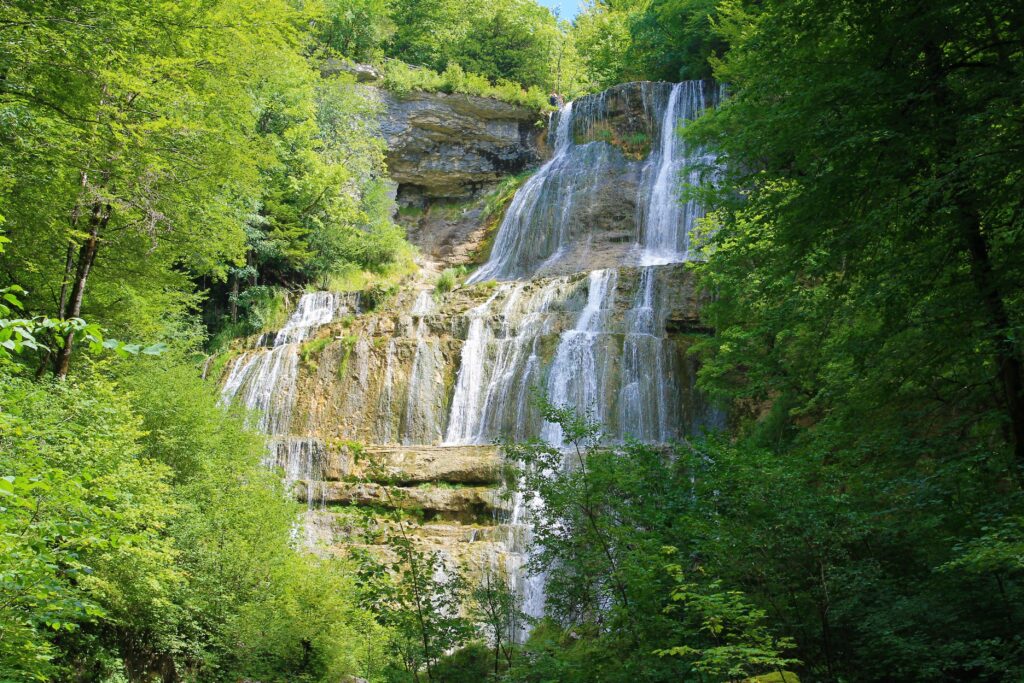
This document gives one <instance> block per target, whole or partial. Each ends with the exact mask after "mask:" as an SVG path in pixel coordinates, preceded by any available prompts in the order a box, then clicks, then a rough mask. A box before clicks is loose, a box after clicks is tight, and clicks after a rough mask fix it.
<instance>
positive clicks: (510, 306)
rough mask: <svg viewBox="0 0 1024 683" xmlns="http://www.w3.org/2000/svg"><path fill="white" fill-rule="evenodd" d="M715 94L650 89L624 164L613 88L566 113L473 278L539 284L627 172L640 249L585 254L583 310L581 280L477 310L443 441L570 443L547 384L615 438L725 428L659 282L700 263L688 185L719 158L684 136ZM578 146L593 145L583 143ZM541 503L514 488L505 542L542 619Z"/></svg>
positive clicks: (684, 86) (510, 288)
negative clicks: (644, 121)
mask: <svg viewBox="0 0 1024 683" xmlns="http://www.w3.org/2000/svg"><path fill="white" fill-rule="evenodd" d="M705 92H706V89H705V84H704V83H702V82H699V81H689V82H684V83H678V84H675V85H671V86H668V85H665V84H644V85H643V86H641V93H642V98H643V107H644V111H645V113H646V114H647V117H648V119H649V120H650V122H651V130H653V131H654V133H655V135H654V140H653V143H654V144H653V145H652V149H651V151H650V153H649V154H648V155H647V157H646V159H644V160H642V161H639V160H638V161H628V160H626V158H625V157H624V156H623V155H622V153H621V152H620V151H619V150H618V149H616V148H615V147H614V145H613V144H612V143H613V142H614V140H609V139H601V138H600V135H595V134H594V131H597V133H601V132H602V130H606V128H605V129H602V128H601V124H602V122H603V121H604V120H605V118H606V117H607V116H609V107H610V106H611V105H610V104H609V102H610V100H609V98H608V96H607V92H606V93H602V94H601V95H598V96H591V97H588V98H584V99H583V100H580V101H578V102H576V103H569V104H566V105H565V106H564V107H563V108H562V109H561V110H560V111H559V112H557V114H556V115H555V117H554V118H553V121H552V125H553V129H554V130H553V136H552V137H553V149H554V153H553V155H552V157H551V159H550V160H549V161H548V162H547V163H545V164H544V165H543V166H541V167H540V168H539V169H538V171H537V172H536V173H535V174H534V175H533V176H532V177H531V178H530V179H529V180H527V182H526V183H525V184H524V185H523V187H522V188H521V189H520V190H519V191H518V192H517V193H516V195H515V196H514V198H513V199H512V201H511V203H510V205H509V207H508V210H507V212H506V214H505V217H504V219H503V220H502V222H501V224H500V226H499V228H498V233H497V236H496V238H495V241H494V245H493V247H492V249H491V257H490V260H489V261H488V262H487V263H486V264H485V265H484V266H482V267H481V268H480V269H479V270H478V271H477V272H476V273H475V274H473V275H472V276H471V277H470V279H469V282H471V283H472V282H483V281H486V280H492V279H496V280H516V279H519V278H531V277H533V278H536V277H537V276H538V275H542V274H545V273H547V272H550V271H551V270H553V269H554V264H556V263H558V262H559V260H560V259H563V258H565V257H566V254H567V253H568V252H570V251H571V250H573V249H577V250H579V249H580V248H581V245H582V248H584V249H586V248H589V247H588V243H589V241H590V240H591V239H592V238H593V230H594V229H595V228H593V227H592V225H590V224H591V223H593V221H594V216H593V213H592V212H593V206H594V205H597V206H598V207H599V208H598V210H600V209H601V207H602V205H601V204H600V203H599V202H596V201H595V199H596V195H595V194H594V193H595V191H596V190H595V188H598V187H601V188H602V189H601V191H602V192H609V191H614V189H613V190H609V189H608V188H607V185H604V186H602V185H601V182H602V174H606V173H608V171H609V170H610V169H614V171H615V172H616V173H618V174H619V175H618V176H617V177H621V178H630V177H633V178H636V180H635V181H633V182H635V195H634V197H635V202H636V208H635V219H634V220H635V228H636V229H635V232H634V233H633V235H632V239H633V243H632V245H631V246H630V247H629V249H628V251H625V250H624V251H623V252H622V255H621V257H620V258H618V259H617V260H616V261H615V262H613V263H611V264H607V263H595V262H594V261H591V260H589V259H588V258H586V256H584V258H582V259H581V258H580V257H578V256H577V257H576V259H575V261H573V262H571V263H569V264H568V266H567V267H569V268H576V270H581V269H588V270H589V273H588V274H587V275H586V278H585V292H586V295H585V300H583V301H581V297H580V296H579V294H580V293H581V292H580V290H581V289H582V288H583V284H584V281H580V280H579V279H574V278H572V277H563V278H556V279H554V280H552V281H551V282H550V283H544V284H541V285H540V288H539V289H537V288H536V285H535V284H533V282H532V281H530V280H528V279H526V280H521V281H518V282H506V283H503V284H501V285H500V286H498V287H497V288H496V290H495V291H494V292H493V293H492V294H491V296H490V297H489V298H488V299H487V301H485V302H484V303H483V304H481V305H479V306H478V307H476V308H474V309H472V310H471V311H469V313H468V318H469V329H468V334H467V336H466V340H465V344H464V346H463V354H462V363H461V366H460V368H459V374H458V381H457V385H456V389H455V395H454V398H453V402H452V406H451V413H450V420H449V424H448V430H447V433H446V435H445V442H446V443H449V444H472V443H486V442H488V441H491V440H493V439H495V438H498V437H502V436H504V437H510V438H518V439H521V438H524V437H528V436H538V435H539V436H540V437H541V438H543V439H544V440H545V441H547V442H548V443H550V444H552V445H554V446H556V447H562V448H564V447H566V444H565V443H564V439H563V435H562V433H561V428H560V427H559V426H558V425H556V424H551V423H546V422H542V421H540V420H539V419H538V416H537V415H534V414H531V413H530V411H529V410H528V409H526V408H524V406H523V404H522V401H524V400H525V401H527V403H528V400H529V389H530V388H531V387H542V388H543V389H544V390H545V391H546V394H547V398H548V400H549V401H550V402H551V403H552V404H554V405H556V406H568V407H572V408H574V409H575V410H577V411H578V412H581V413H584V414H586V415H587V416H588V417H589V418H590V419H592V420H594V421H597V422H600V423H601V424H602V425H603V426H604V427H605V429H606V434H605V436H606V437H607V438H612V439H615V440H618V441H622V440H625V439H627V438H636V439H639V440H642V441H646V442H653V443H666V442H668V441H669V440H671V439H672V438H674V437H676V436H678V435H679V434H680V433H682V432H683V431H684V429H685V427H686V425H685V424H684V423H685V422H687V421H689V423H690V424H692V425H698V424H701V423H708V424H709V423H713V422H715V421H716V420H717V419H718V418H716V417H715V416H714V415H708V414H704V413H707V412H708V410H707V409H706V407H704V406H697V407H694V406H684V403H685V401H684V400H683V399H682V398H681V397H680V392H683V391H688V392H689V393H688V394H687V395H692V393H693V388H692V386H691V385H690V382H692V378H691V379H690V380H689V382H688V383H687V384H686V385H685V386H681V385H679V384H678V383H677V380H676V375H677V374H678V373H679V372H680V371H681V368H680V367H679V366H678V364H679V362H680V361H678V359H677V358H676V356H675V355H674V352H673V349H674V347H673V346H672V345H671V342H670V341H669V340H668V337H667V333H666V330H665V328H666V316H667V311H666V310H665V307H664V305H663V304H662V301H663V297H664V296H665V292H664V289H663V288H661V287H659V272H660V269H663V268H665V267H669V264H674V263H679V262H683V261H686V260H688V259H689V258H691V233H692V231H693V229H694V227H695V225H696V223H697V221H698V220H699V219H700V218H701V217H702V216H703V215H704V209H703V207H701V206H700V205H699V204H698V203H697V202H696V201H695V200H693V199H688V200H686V201H685V202H684V201H682V200H681V196H680V195H681V188H682V186H683V184H684V183H688V184H692V185H697V184H699V183H700V182H702V181H703V180H705V179H704V178H702V176H701V173H702V171H701V169H700V167H701V166H702V165H703V166H710V165H711V164H712V162H713V161H714V157H713V156H712V155H711V154H710V153H709V152H708V151H707V150H705V149H702V148H699V147H693V146H691V145H689V144H687V143H685V142H684V141H683V140H681V139H680V137H679V130H680V128H681V127H683V126H684V125H686V122H687V121H690V120H693V119H694V118H696V117H697V116H699V115H700V113H701V112H702V111H703V110H704V109H705V108H706V107H708V106H714V105H715V104H716V103H717V100H718V98H719V93H718V91H714V92H713V94H711V95H706V94H705ZM619 106H621V105H619ZM606 137H608V136H606ZM612 137H613V136H612ZM576 138H582V139H584V140H586V141H584V142H580V143H577V140H576ZM594 138H596V139H594ZM630 174H633V175H632V176H631V175H630ZM604 182H605V183H607V179H604ZM588 211H591V213H587V212H588ZM581 224H583V225H581ZM627 239H628V238H627ZM588 265H589V268H587V266H588ZM579 266H582V268H581V267H579ZM606 266H607V267H606ZM622 266H641V268H640V269H639V271H638V272H635V273H634V274H632V275H631V278H632V279H630V280H628V281H626V280H624V278H623V277H622V276H621V274H620V272H619V270H618V268H620V267H622ZM555 272H557V270H555ZM624 288H628V289H624ZM620 290H622V291H620ZM578 302H579V303H578ZM580 304H581V305H580ZM567 313H573V314H574V316H573V321H572V323H571V325H567V324H566V322H567V320H565V314H567ZM549 340H551V341H549ZM553 340H557V345H556V346H555V349H554V354H553V356H550V361H549V362H545V360H544V353H542V351H541V349H542V348H543V347H544V346H545V345H547V346H548V348H550V345H551V343H552V341H553ZM684 408H685V409H686V412H685V414H686V418H685V419H684ZM701 411H704V412H703V413H702V412H701ZM537 505H538V503H537V501H536V499H535V498H533V497H530V496H524V495H523V493H522V492H516V493H515V495H514V496H513V500H512V511H511V518H510V519H509V522H510V525H509V531H508V534H507V538H506V545H507V548H508V553H507V555H506V557H505V566H506V569H507V570H508V572H509V574H510V576H511V580H512V583H513V587H514V589H515V590H516V591H517V592H518V593H519V594H520V596H521V597H522V599H523V604H524V610H525V611H526V613H527V614H529V615H531V616H540V615H541V614H542V612H543V606H544V600H545V597H544V592H545V591H544V584H545V577H544V576H543V575H533V574H530V573H529V572H527V571H526V569H525V568H526V565H527V563H528V562H529V559H530V553H531V549H530V547H531V540H532V530H531V518H532V517H534V516H535V515H536V514H537V513H538V512H539V510H538V508H537ZM521 635H523V636H525V633H524V634H521Z"/></svg>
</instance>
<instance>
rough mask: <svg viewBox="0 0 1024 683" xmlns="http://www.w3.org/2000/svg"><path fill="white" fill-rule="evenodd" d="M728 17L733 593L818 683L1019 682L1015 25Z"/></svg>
mask: <svg viewBox="0 0 1024 683" xmlns="http://www.w3.org/2000/svg"><path fill="white" fill-rule="evenodd" d="M720 8H721V11H720V18H719V28H720V30H721V31H723V33H724V35H725V36H726V39H727V40H728V41H729V43H730V44H731V45H732V48H731V50H730V52H729V53H728V54H727V55H726V56H725V57H724V59H722V60H716V61H715V66H716V75H717V77H718V78H719V79H720V80H723V81H726V82H728V83H729V84H730V97H729V99H728V100H727V101H726V103H725V104H724V106H723V107H722V108H721V109H720V110H719V111H716V112H713V113H711V114H710V115H708V116H707V117H705V118H703V119H702V120H701V121H699V122H698V123H697V124H696V125H695V126H693V127H692V128H688V129H687V133H686V134H687V135H689V136H692V137H691V139H692V140H694V141H700V142H703V143H708V144H712V145H714V146H716V147H717V148H718V149H719V150H721V153H722V154H723V156H724V158H727V159H728V162H729V163H728V165H727V167H726V168H723V169H722V171H723V172H724V174H725V175H724V176H723V180H724V183H723V185H722V186H721V191H720V192H717V193H710V196H706V197H703V199H705V200H707V201H710V202H711V204H712V206H713V207H714V208H715V209H716V212H715V213H714V214H713V216H712V218H711V220H710V221H709V223H711V224H712V225H713V227H714V228H715V229H716V231H715V233H714V236H713V237H711V239H710V242H709V244H708V249H707V254H708V261H707V263H706V264H704V265H701V266H698V268H697V270H698V273H699V275H700V277H701V280H702V282H703V284H704V286H705V287H706V288H707V289H708V290H709V291H712V292H713V293H714V297H713V302H712V303H711V304H710V305H709V306H708V307H707V308H706V310H705V317H706V320H707V323H708V325H709V326H712V327H714V328H715V329H716V330H717V334H716V335H715V336H714V337H711V338H709V339H707V340H705V341H704V342H702V344H701V353H702V356H701V357H702V361H703V366H702V369H701V371H700V383H701V384H702V386H704V387H705V388H706V389H707V390H709V391H710V392H712V393H713V394H715V395H717V396H718V397H719V398H720V399H722V400H724V401H728V402H730V404H731V405H732V406H734V419H735V420H736V422H737V423H738V424H739V425H740V426H741V428H742V430H743V434H744V436H745V437H746V440H745V442H744V443H743V445H742V447H741V448H742V453H741V454H737V455H735V456H731V457H729V458H728V459H727V460H726V462H727V463H728V466H729V467H730V468H732V471H731V472H729V473H728V474H729V476H728V477H727V478H724V479H723V480H722V481H723V485H724V486H725V488H724V491H726V492H730V493H729V495H730V497H732V498H735V497H745V496H746V497H749V496H753V498H749V504H750V505H751V506H753V507H752V508H751V510H750V511H749V512H742V513H741V510H742V508H740V509H738V510H736V511H734V513H733V514H738V515H739V516H738V517H736V518H735V519H734V520H733V521H732V522H731V523H730V527H731V531H730V533H729V537H731V538H732V539H733V545H732V547H731V548H729V549H728V554H731V555H732V556H733V559H732V561H731V562H732V568H731V570H730V571H736V570H739V574H738V575H734V576H735V578H734V579H732V580H731V581H729V583H731V584H736V585H740V586H746V587H754V586H758V587H759V588H758V590H759V591H763V592H764V593H765V594H766V595H767V596H768V597H769V598H770V599H771V600H773V601H777V602H775V603H774V604H775V606H776V607H775V609H776V610H777V615H776V614H773V618H776V619H780V620H782V624H784V630H785V632H787V633H790V634H792V635H794V637H795V638H796V639H797V643H798V646H799V650H798V653H797V656H798V657H799V658H800V659H801V660H803V661H804V662H805V667H806V671H807V672H809V673H810V674H811V675H812V676H814V677H822V678H839V677H842V678H844V679H846V680H880V679H885V678H890V679H891V678H899V679H904V680H929V679H935V678H940V677H948V678H973V679H986V678H988V679H993V680H995V679H1002V680H1006V679H1014V678H1018V677H1020V675H1021V674H1020V671H1021V662H1022V661H1024V658H1022V656H1021V640H1020V638H1019V635H1018V633H1017V629H1015V628H1013V627H1011V626H1009V624H1011V623H1013V622H1014V621H1015V620H1016V619H1017V616H1016V610H1015V608H1013V607H1011V605H1014V604H1016V603H1018V602H1019V601H1020V591H1021V589H1022V588H1021V585H1022V583H1021V582H1022V574H1021V571H1020V567H1019V564H1018V562H1017V560H1015V559H1014V557H1015V556H1016V553H1017V549H1018V548H1019V544H1020V538H1021V536H1020V533H1021V530H1020V527H1019V525H1018V524H1017V523H1016V522H1015V520H1017V519H1019V517H1020V515H1021V511H1022V507H1021V505H1022V500H1021V492H1020V481H1021V475H1020V472H1021V466H1022V463H1024V394H1022V391H1021V386H1022V383H1024V378H1022V367H1024V356H1022V351H1021V346H1020V343H1019V338H1020V329H1021V324H1022V323H1021V320H1022V316H1024V309H1022V307H1021V305H1022V302H1024V297H1022V289H1021V283H1022V282H1024V271H1022V268H1024V261H1022V260H1021V258H1020V253H1021V248H1022V244H1021V239H1022V238H1021V236H1022V234H1024V232H1022V231H1021V214H1020V212H1019V211H1018V208H1019V203H1020V201H1019V198H1020V196H1021V193H1022V191H1024V185H1022V182H1024V178H1022V176H1021V175H1020V173H1018V171H1017V169H1019V168H1020V167H1021V162H1022V157H1021V150H1020V147H1019V145H1018V144H1017V142H1016V140H1017V139H1019V137H1020V135H1021V134H1022V132H1024V130H1022V127H1021V126H1022V123H1021V120H1020V118H1019V116H1018V115H1017V114H1018V113H1019V107H1018V106H1017V105H1016V104H1012V102H1016V101H1017V100H1018V99H1019V98H1020V96H1021V94H1022V92H1024V91H1022V86H1021V83H1022V82H1024V81H1022V80H1021V75H1022V73H1024V66H1022V65H1024V60H1022V59H1021V52H1020V44H1019V36H1018V33H1019V32H1017V31H1015V29H1014V28H1012V27H1015V26H1017V25H1019V23H1020V21H1022V20H1024V16H1022V15H1021V8H1020V7H1019V5H1018V4H1016V3H1010V2H989V3H981V4H978V3H969V2H960V1H957V0H944V1H942V2H931V3H904V4H899V5H892V4H889V3H884V2H871V1H869V2H859V3H840V4H839V5H837V4H836V3H826V2H823V1H817V0H807V1H803V0H801V1H798V2H767V3H757V4H756V5H754V4H746V3H738V2H734V3H725V4H723V5H721V6H720ZM758 447H762V448H769V449H770V451H768V452H759V451H758ZM714 457H718V458H720V457H721V451H719V452H716V453H715V454H714ZM743 460H746V462H745V463H744V462H742V461H743ZM755 463H756V465H755ZM722 465H723V466H724V463H722ZM748 468H749V469H748ZM769 492H770V495H769ZM766 496H768V497H767V498H766ZM758 498H761V499H762V500H761V502H759V503H756V505H755V501H756V500H757V499H758ZM780 500H785V501H786V502H785V505H781V506H780V504H779V501H780ZM755 509H756V510H757V514H754V510H755ZM731 516H732V514H730V515H729V517H731ZM769 524H773V525H774V526H768V525H769ZM740 539H742V540H740ZM758 547H760V548H761V549H760V550H757V548H758ZM719 552H720V553H721V554H722V557H723V559H722V560H721V562H720V566H721V567H722V568H723V569H722V570H719V571H724V570H728V569H730V568H729V567H728V566H727V565H728V563H727V562H726V560H725V559H724V558H725V556H726V554H727V551H726V549H725V548H723V549H721V550H720V551H719ZM753 557H757V561H756V563H755V562H754V560H753V559H747V558H753ZM782 558H785V560H783V559H782ZM983 568H985V569H983ZM724 576H728V574H724ZM982 577H984V578H982ZM762 604H767V603H762ZM997 615H998V616H997Z"/></svg>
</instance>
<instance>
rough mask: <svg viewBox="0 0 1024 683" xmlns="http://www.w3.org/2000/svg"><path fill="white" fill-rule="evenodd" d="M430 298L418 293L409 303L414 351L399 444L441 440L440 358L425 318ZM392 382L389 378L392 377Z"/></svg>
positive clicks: (426, 293)
mask: <svg viewBox="0 0 1024 683" xmlns="http://www.w3.org/2000/svg"><path fill="white" fill-rule="evenodd" d="M434 308H435V304H434V299H433V297H432V296H431V295H430V292H429V291H422V292H420V294H419V296H418V297H417V298H416V301H415V302H414V303H413V306H412V311H411V315H412V317H413V319H414V320H415V321H416V323H415V327H414V333H413V337H414V338H415V340H416V352H415V354H414V355H413V359H412V369H411V370H410V371H409V383H408V386H407V387H406V392H405V414H404V416H403V417H404V420H403V423H402V443H403V444H406V445H409V444H424V443H426V444H434V443H437V442H439V441H440V440H441V436H442V435H441V422H440V420H441V415H439V412H440V411H441V410H442V409H443V407H442V406H441V405H439V402H438V398H439V392H438V389H439V385H441V372H442V370H443V366H444V358H443V357H442V355H441V350H440V348H438V345H437V342H436V341H435V340H431V339H429V330H428V329H427V323H426V319H425V318H426V316H427V315H429V314H431V313H432V312H433V311H434ZM392 379H393V375H392Z"/></svg>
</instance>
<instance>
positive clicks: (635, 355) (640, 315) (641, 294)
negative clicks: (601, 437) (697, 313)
mask: <svg viewBox="0 0 1024 683" xmlns="http://www.w3.org/2000/svg"><path fill="white" fill-rule="evenodd" d="M654 288H655V269H654V268H653V267H650V266H648V267H646V268H644V269H643V270H642V271H641V275H640V286H639V287H638V288H637V294H636V299H635V300H634V303H633V306H632V307H631V308H630V310H629V312H628V313H627V316H626V317H627V330H626V336H625V340H624V342H623V349H622V370H621V372H622V380H621V386H620V389H619V411H620V413H619V426H620V430H621V433H620V436H622V437H626V436H630V437H633V438H636V439H639V440H641V441H654V442H665V441H668V440H669V439H670V438H671V437H672V436H673V435H674V431H675V430H673V428H672V425H671V424H670V421H669V416H670V415H671V414H672V411H671V410H670V406H672V404H673V403H674V401H673V398H674V396H673V393H674V392H672V391H671V389H672V386H671V379H672V378H671V373H670V372H669V368H668V363H667V362H666V359H665V348H664V329H665V327H664V322H665V321H664V318H662V317H661V316H660V315H659V312H658V310H657V309H656V302H655V289H654ZM659 330H660V334H659Z"/></svg>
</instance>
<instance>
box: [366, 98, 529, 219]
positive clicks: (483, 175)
mask: <svg viewBox="0 0 1024 683" xmlns="http://www.w3.org/2000/svg"><path fill="white" fill-rule="evenodd" d="M379 92H380V95H381V98H382V100H383V101H384V104H385V107H386V110H385V115H384V117H383V119H382V121H381V130H382V132H383V134H384V138H385V140H386V141H387V145H388V151H387V164H388V171H389V173H390V175H391V178H392V179H393V180H394V181H395V182H396V183H398V196H399V201H400V202H401V203H404V204H410V203H422V202H424V200H431V199H438V198H445V199H451V198H467V197H470V196H472V195H474V194H476V193H478V192H480V191H481V190H482V189H484V188H486V187H489V186H491V185H493V184H494V183H495V182H497V181H499V180H501V179H502V178H504V177H505V176H507V175H510V174H514V173H519V172H520V171H522V170H523V169H525V168H527V167H529V166H531V165H533V164H536V163H537V162H538V161H539V160H540V158H541V155H542V154H543V151H542V149H543V143H542V137H543V122H544V120H543V118H542V117H541V115H540V114H539V112H537V111H534V110H531V109H528V108H526V107H520V106H516V105H513V104H507V103H505V102H499V101H497V100H492V99H487V98H483V97H474V96H472V95H463V94H460V93H452V94H446V93H426V92H412V93H409V94H407V95H401V96H398V95H393V94H391V93H388V92H386V91H383V90H381V91H379Z"/></svg>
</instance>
